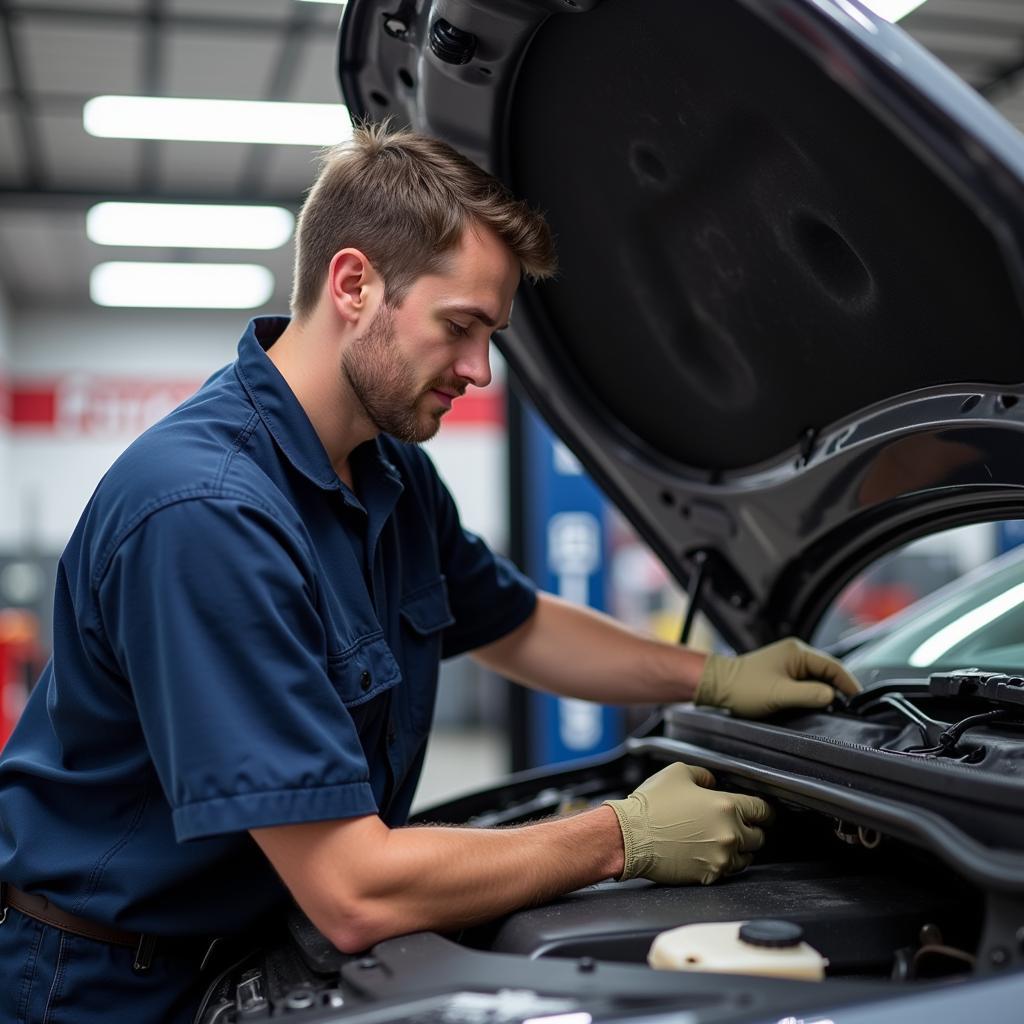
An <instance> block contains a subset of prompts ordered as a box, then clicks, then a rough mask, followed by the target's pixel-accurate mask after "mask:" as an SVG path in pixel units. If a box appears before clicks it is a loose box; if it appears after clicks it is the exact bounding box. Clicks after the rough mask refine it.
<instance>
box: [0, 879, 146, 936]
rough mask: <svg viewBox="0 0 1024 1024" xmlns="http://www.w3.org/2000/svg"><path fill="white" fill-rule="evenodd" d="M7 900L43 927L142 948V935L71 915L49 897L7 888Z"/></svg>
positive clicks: (10, 904)
mask: <svg viewBox="0 0 1024 1024" xmlns="http://www.w3.org/2000/svg"><path fill="white" fill-rule="evenodd" d="M4 897H5V898H4V900H3V901H2V902H3V903H4V904H5V905H6V906H8V907H14V909H15V910H20V911H21V912H22V913H23V914H27V915H28V916H29V917H34V918H35V919H36V920H37V921H42V922H43V924H52V925H53V927H54V928H59V929H60V930H61V931H63V932H71V934H72V935H81V936H82V937H83V938H86V939H95V940H96V941H97V942H109V943H110V944H111V945H112V946H129V947H130V946H138V945H139V943H140V942H141V941H142V939H143V938H144V936H143V935H141V934H140V933H139V932H125V931H121V929H120V928H109V927H107V925H105V924H98V923H97V922H95V921H88V920H86V919H85V918H84V917H79V916H78V915H77V914H69V913H68V912H67V911H66V910H61V909H60V907H57V906H54V904H52V903H51V902H50V901H49V900H48V899H47V898H46V897H45V896H39V895H37V894H36V893H31V892H22V891H21V890H20V889H16V888H15V887H14V886H13V885H5V886H4Z"/></svg>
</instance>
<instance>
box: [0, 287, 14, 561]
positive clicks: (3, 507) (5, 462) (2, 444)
mask: <svg viewBox="0 0 1024 1024" xmlns="http://www.w3.org/2000/svg"><path fill="white" fill-rule="evenodd" d="M10 353H11V324H10V311H9V309H8V305H7V296H6V294H5V293H4V291H3V289H0V546H2V545H3V544H4V543H5V542H6V540H7V534H8V532H9V531H10V530H11V529H12V527H11V498H12V496H13V494H14V490H15V488H14V485H13V482H12V479H11V474H12V472H13V470H12V467H11V437H10V426H9V424H8V421H7V397H8V385H9V384H10V379H11V368H10Z"/></svg>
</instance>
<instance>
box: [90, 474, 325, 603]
mask: <svg viewBox="0 0 1024 1024" xmlns="http://www.w3.org/2000/svg"><path fill="white" fill-rule="evenodd" d="M204 498H205V499H210V500H213V501H239V502H242V503H243V504H248V505H251V506H253V507H254V508H258V509H259V510H260V511H261V512H266V513H267V515H269V516H273V517H275V521H277V522H278V523H280V520H279V519H278V518H277V517H278V512H277V510H275V509H273V508H271V506H270V505H268V504H267V503H266V502H263V501H261V500H260V499H259V498H257V497H256V496H254V495H252V494H249V493H247V492H245V491H236V490H232V489H230V488H228V487H224V486H221V487H209V486H206V487H185V488H182V489H181V490H177V491H169V492H168V493H167V494H164V495H161V496H160V497H159V498H154V499H153V500H152V501H151V502H150V503H149V504H147V505H143V506H142V508H141V509H139V511H138V512H136V513H135V515H134V516H133V517H132V518H131V519H129V520H128V522H127V523H126V524H125V526H123V527H122V528H121V530H120V532H119V533H117V534H115V536H114V537H113V539H112V540H111V541H110V542H109V543H108V544H107V546H106V548H105V549H104V551H103V554H102V555H100V558H99V560H98V563H97V566H96V570H95V571H94V572H93V577H92V586H93V589H94V590H98V589H99V587H100V586H101V585H102V583H103V578H104V577H105V576H106V574H107V571H108V570H109V568H110V563H111V562H112V561H113V560H114V555H116V554H117V549H118V548H119V547H120V546H121V545H122V544H123V543H124V542H125V541H126V540H127V539H128V538H129V536H131V534H133V533H134V532H135V531H136V530H137V529H138V528H139V527H140V526H141V525H142V524H143V523H144V522H145V521H146V520H147V519H149V518H151V517H152V516H154V515H155V514H156V513H157V512H162V511H163V510H164V509H165V508H170V507H171V506H172V505H180V504H183V503H184V502H186V501H197V500H200V499H204ZM286 529H287V527H286ZM289 533H292V531H289ZM292 538H293V540H295V541H297V542H298V544H299V545H300V546H301V547H302V548H303V550H306V545H305V544H304V543H303V542H302V540H301V538H299V537H297V536H296V535H295V534H294V533H292ZM306 556H307V557H309V552H308V551H306Z"/></svg>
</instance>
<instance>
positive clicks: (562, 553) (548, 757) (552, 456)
mask: <svg viewBox="0 0 1024 1024" xmlns="http://www.w3.org/2000/svg"><path fill="white" fill-rule="evenodd" d="M523 419H524V428H523V429H524V434H525V437H524V439H523V449H524V464H525V471H524V477H525V479H524V481H523V496H524V504H525V508H524V509H523V513H524V515H523V519H524V533H525V541H526V547H525V555H526V565H525V569H526V571H527V572H528V573H529V574H530V576H531V577H532V578H533V579H534V580H536V582H537V584H538V585H539V586H540V587H541V588H542V589H543V590H547V591H550V592H551V593H553V594H558V595H559V596H560V597H563V598H565V599H566V600H568V601H574V602H576V603H577V604H585V605H590V607H591V608H597V609H600V610H602V611H603V610H605V608H606V606H607V595H606V588H607V586H608V572H607V567H608V562H609V559H608V531H607V528H606V515H607V510H606V504H605V500H604V498H603V497H602V495H601V492H600V491H599V490H598V489H597V487H596V486H595V485H594V483H593V481H592V480H591V479H590V478H589V477H588V476H587V475H586V473H585V472H584V471H583V467H582V466H581V465H580V463H579V460H578V459H577V458H576V457H575V456H574V455H573V454H572V453H571V452H570V451H569V449H568V448H566V447H565V445H564V444H562V442H561V441H559V440H558V439H557V438H556V437H555V436H554V435H553V434H552V433H551V431H550V430H549V429H548V427H547V425H546V424H545V423H544V421H543V420H542V419H541V418H540V417H539V416H538V415H537V413H536V412H534V411H533V410H532V409H530V408H526V409H524V417H523ZM528 701H529V703H528V713H527V721H528V729H529V758H530V762H531V764H532V765H544V764H552V763H554V762H557V761H567V760H572V759H574V758H579V757H587V756H590V755H593V754H599V753H602V752H603V751H606V750H611V749H612V748H613V747H615V746H617V745H618V744H619V743H620V742H621V741H622V733H623V722H622V712H621V711H620V710H619V709H618V708H610V707H602V706H601V705H600V704H593V703H591V702H590V701H582V700H572V699H567V698H564V697H551V696H548V695H547V694H542V693H533V692H531V693H530V694H529V695H528Z"/></svg>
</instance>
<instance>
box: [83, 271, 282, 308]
mask: <svg viewBox="0 0 1024 1024" xmlns="http://www.w3.org/2000/svg"><path fill="white" fill-rule="evenodd" d="M273 292H274V275H273V274H272V273H271V272H270V271H269V270H268V269H267V268H266V267H261V266H258V265H256V264H253V263H116V262H115V263H101V264H99V266H97V267H94V268H93V272H92V275H91V276H90V278H89V295H90V297H91V298H92V301H93V302H95V303H96V305H98V306H145V307H149V308H167V309H252V308H254V307H255V306H262V305H263V304H264V303H266V302H267V300H268V299H269V298H270V296H271V295H272V294H273Z"/></svg>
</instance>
